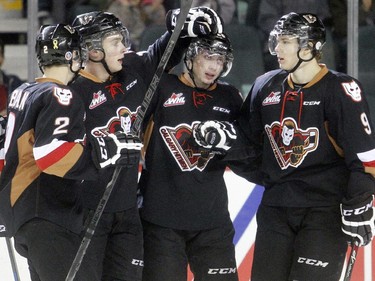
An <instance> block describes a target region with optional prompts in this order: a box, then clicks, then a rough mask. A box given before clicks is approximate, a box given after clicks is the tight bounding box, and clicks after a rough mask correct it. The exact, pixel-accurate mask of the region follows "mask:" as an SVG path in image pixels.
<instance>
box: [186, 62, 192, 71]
mask: <svg viewBox="0 0 375 281" xmlns="http://www.w3.org/2000/svg"><path fill="white" fill-rule="evenodd" d="M186 67H187V69H188V70H191V69H192V68H193V63H192V61H191V60H187V61H186Z"/></svg>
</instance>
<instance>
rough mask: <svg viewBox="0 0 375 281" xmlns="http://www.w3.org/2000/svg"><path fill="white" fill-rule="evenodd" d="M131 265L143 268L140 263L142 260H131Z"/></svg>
mask: <svg viewBox="0 0 375 281" xmlns="http://www.w3.org/2000/svg"><path fill="white" fill-rule="evenodd" d="M132 264H133V265H139V266H143V261H142V260H136V259H133V260H132Z"/></svg>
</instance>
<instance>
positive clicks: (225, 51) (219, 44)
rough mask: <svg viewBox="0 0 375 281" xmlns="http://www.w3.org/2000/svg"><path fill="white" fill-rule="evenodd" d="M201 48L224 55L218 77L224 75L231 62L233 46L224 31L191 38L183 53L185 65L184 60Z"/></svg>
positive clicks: (195, 54)
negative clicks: (222, 65)
mask: <svg viewBox="0 0 375 281" xmlns="http://www.w3.org/2000/svg"><path fill="white" fill-rule="evenodd" d="M202 50H208V51H209V52H210V53H211V54H218V55H222V56H224V57H225V62H224V68H223V71H222V73H221V74H220V77H225V76H226V75H227V74H228V73H229V71H230V70H231V68H232V63H233V48H232V43H231V42H230V40H229V38H228V36H227V35H226V34H225V33H217V34H214V35H210V36H205V37H197V38H194V39H192V41H191V43H190V45H189V47H188V49H187V51H186V54H185V64H186V66H187V63H186V62H187V61H189V60H192V59H193V58H195V57H196V56H197V55H198V54H199V52H201V51H202ZM188 70H189V68H188ZM189 71H190V70H189Z"/></svg>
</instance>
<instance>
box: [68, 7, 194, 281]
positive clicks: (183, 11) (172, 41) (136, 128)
mask: <svg viewBox="0 0 375 281" xmlns="http://www.w3.org/2000/svg"><path fill="white" fill-rule="evenodd" d="M192 2H193V0H181V7H180V14H179V16H178V19H177V23H176V27H175V28H174V30H173V33H172V35H171V37H170V38H169V41H168V44H167V46H166V48H165V51H164V53H163V55H162V57H161V59H160V62H159V64H158V67H157V69H156V71H155V74H154V76H153V77H152V80H151V82H150V85H149V87H148V89H147V92H146V94H145V98H144V99H143V101H142V104H141V108H140V110H139V112H137V117H136V120H135V121H134V123H133V127H132V133H134V134H136V135H137V136H139V133H140V129H141V124H142V122H143V118H144V115H145V113H146V111H147V108H148V107H149V105H150V102H151V99H152V96H153V95H154V93H155V91H156V88H157V86H158V85H159V81H160V79H161V76H162V75H163V73H164V70H165V67H166V65H167V62H168V60H169V58H170V56H171V54H172V52H173V49H174V47H175V45H176V42H177V40H178V38H179V37H180V33H181V30H182V28H183V26H184V23H185V20H186V17H187V15H188V13H189V10H190V7H191V4H192ZM120 171H121V166H117V167H116V168H115V170H114V172H113V175H112V179H111V181H110V182H109V183H108V184H107V186H106V188H105V191H104V193H103V196H102V198H101V199H100V201H99V204H98V206H97V208H96V210H95V213H94V216H93V217H92V219H91V221H90V223H89V225H88V226H87V228H86V232H85V235H84V237H83V239H82V242H81V245H80V247H79V249H78V251H77V254H76V256H75V258H74V260H73V263H72V265H71V267H70V269H69V272H68V274H67V276H66V279H65V281H73V280H74V277H75V275H76V274H77V272H78V270H79V268H80V266H81V263H82V260H83V257H84V256H85V254H86V250H87V248H88V246H89V244H90V242H91V238H92V236H93V235H94V232H95V229H96V226H97V224H98V222H99V219H100V217H101V216H102V213H103V210H104V208H105V206H106V204H107V201H108V199H109V197H110V195H111V193H112V189H113V187H114V185H115V183H116V181H117V178H118V176H119V174H120Z"/></svg>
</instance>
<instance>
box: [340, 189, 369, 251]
mask: <svg viewBox="0 0 375 281" xmlns="http://www.w3.org/2000/svg"><path fill="white" fill-rule="evenodd" d="M373 200H374V196H373V195H372V196H370V197H369V198H367V199H366V200H365V201H364V202H361V203H360V204H357V205H354V206H348V205H344V204H341V215H342V231H343V232H344V233H345V234H347V235H349V236H351V237H353V238H355V239H357V240H358V241H359V242H360V244H359V246H366V245H367V244H368V243H370V242H371V240H372V238H373V236H374V235H375V211H374V210H375V208H374V207H373ZM351 240H352V239H351Z"/></svg>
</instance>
